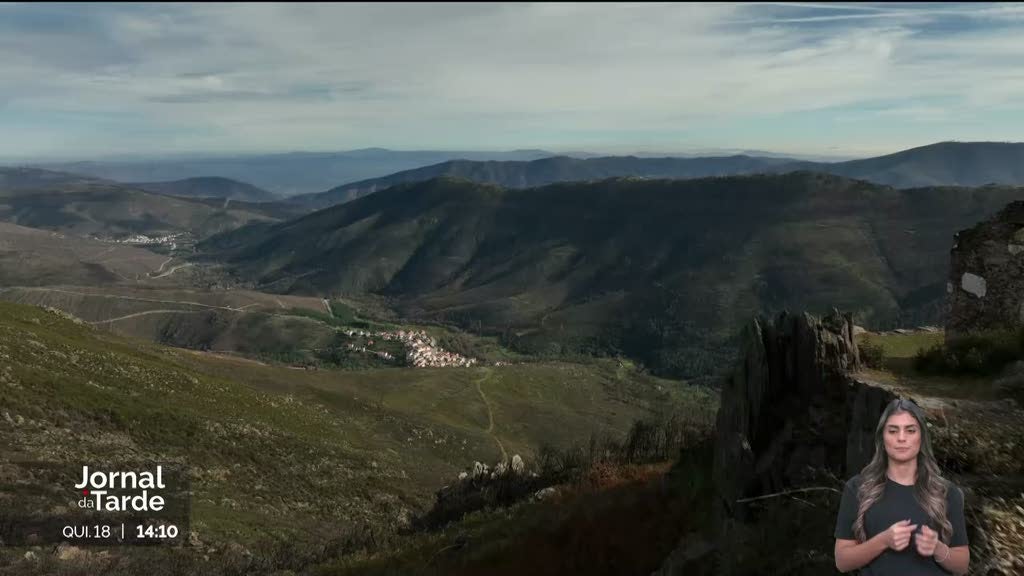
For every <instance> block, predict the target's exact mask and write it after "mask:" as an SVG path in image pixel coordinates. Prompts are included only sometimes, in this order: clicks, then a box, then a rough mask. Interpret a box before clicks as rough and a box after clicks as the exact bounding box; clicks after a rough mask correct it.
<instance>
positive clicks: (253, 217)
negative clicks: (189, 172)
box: [0, 169, 289, 238]
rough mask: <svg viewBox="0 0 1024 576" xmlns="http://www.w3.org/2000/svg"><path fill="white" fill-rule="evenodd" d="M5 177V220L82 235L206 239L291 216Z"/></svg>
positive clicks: (90, 184)
mask: <svg viewBox="0 0 1024 576" xmlns="http://www.w3.org/2000/svg"><path fill="white" fill-rule="evenodd" d="M0 176H2V177H3V178H2V179H0V221H3V222H8V223H12V224H18V225H21V226H28V227H32V228H43V229H46V230H54V231H58V232H61V233H66V234H74V235H78V236H100V237H125V236H129V235H132V234H145V235H147V236H162V235H168V234H188V235H190V236H191V237H193V238H204V237H206V236H209V235H211V234H215V233H218V232H224V231H227V230H231V229H234V228H238V227H239V226H241V225H243V224H245V223H247V222H251V221H257V220H275V219H279V218H281V217H286V216H288V215H289V214H288V212H287V211H286V210H284V209H281V208H277V209H274V208H272V207H265V206H260V205H258V204H257V205H253V204H240V203H234V204H225V202H224V201H223V200H218V199H194V200H190V199H186V198H178V197H172V196H165V195H162V194H154V193H150V192H145V191H142V190H140V189H137V188H133V187H131V186H130V185H124V184H117V183H113V182H105V181H101V180H96V179H89V178H84V177H77V176H73V175H66V174H61V173H49V172H47V171H44V170H34V169H2V170H0Z"/></svg>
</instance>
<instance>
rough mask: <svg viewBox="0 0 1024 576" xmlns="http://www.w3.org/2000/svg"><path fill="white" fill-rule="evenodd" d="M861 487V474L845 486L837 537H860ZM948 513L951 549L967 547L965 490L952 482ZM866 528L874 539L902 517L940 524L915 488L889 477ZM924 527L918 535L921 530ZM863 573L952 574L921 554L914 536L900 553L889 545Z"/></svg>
mask: <svg viewBox="0 0 1024 576" xmlns="http://www.w3.org/2000/svg"><path fill="white" fill-rule="evenodd" d="M859 486H860V474H858V475H856V476H854V477H853V478H851V479H849V480H848V481H847V482H846V487H845V488H844V489H843V500H842V502H841V503H840V504H839V518H838V519H837V520H836V538H837V539H842V540H856V539H857V537H856V536H854V534H853V523H854V521H855V520H857V507H858V504H859V501H858V499H857V488H858V487H859ZM946 514H947V515H948V517H949V521H950V522H951V523H952V524H953V537H952V539H951V540H950V542H949V546H950V547H951V548H955V547H957V546H967V528H966V526H965V524H964V493H963V491H961V490H960V488H958V487H957V486H956V485H951V486H950V489H949V490H948V491H947V493H946ZM864 516H865V518H864V531H865V532H866V533H867V537H868V538H869V539H870V538H872V537H874V536H875V535H877V534H878V533H879V532H884V531H886V530H888V529H889V527H890V526H892V525H893V524H895V523H897V522H899V521H900V520H906V519H907V518H909V519H910V523H911V524H917V525H918V526H921V525H922V524H928V526H929V527H930V528H931V529H932V530H935V531H936V532H938V531H939V527H938V526H936V525H935V523H934V522H931V521H930V520H929V519H928V515H927V514H925V512H924V509H922V508H921V506H920V505H919V504H918V503H917V499H915V498H914V487H913V486H904V485H903V484H900V483H898V482H894V481H893V480H891V479H889V478H886V483H885V492H884V493H883V494H882V499H881V500H879V501H878V502H875V504H874V505H873V506H871V508H869V509H868V511H867V512H866V513H865V514H864ZM920 530H921V529H920V527H919V528H918V529H917V530H916V531H915V534H916V533H918V532H920ZM860 574H861V576H895V575H899V576H928V575H932V574H934V575H936V576H945V575H946V574H950V572H949V571H947V570H946V569H945V568H943V567H942V566H940V565H939V563H938V562H936V561H935V559H934V558H933V557H924V556H921V555H920V554H918V553H917V547H916V546H915V545H914V540H913V538H911V540H910V544H909V545H908V546H907V547H906V548H904V549H903V550H900V551H899V552H897V551H895V550H893V549H892V548H886V549H885V551H884V552H882V553H881V554H879V555H878V557H877V558H875V559H874V560H872V561H871V562H870V563H869V564H867V565H866V566H864V567H863V568H861V569H860Z"/></svg>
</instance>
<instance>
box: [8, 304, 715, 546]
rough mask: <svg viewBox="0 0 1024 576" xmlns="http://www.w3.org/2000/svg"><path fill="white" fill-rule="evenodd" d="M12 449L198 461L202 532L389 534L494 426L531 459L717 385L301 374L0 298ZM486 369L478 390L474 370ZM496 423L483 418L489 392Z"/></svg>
mask: <svg viewBox="0 0 1024 576" xmlns="http://www.w3.org/2000/svg"><path fill="white" fill-rule="evenodd" d="M0 359H2V360H3V363H4V364H5V366H6V368H7V369H6V371H3V372H2V374H3V376H2V379H0V387H2V388H3V389H4V394H2V395H0V412H3V413H7V414H9V415H10V416H11V418H12V420H20V421H22V422H24V424H23V425H17V426H16V425H8V424H7V422H6V421H4V420H0V457H2V458H0V459H2V460H3V461H4V462H18V461H24V460H53V461H63V462H72V461H82V460H89V459H93V458H101V457H110V456H111V455H112V454H116V453H119V452H116V451H121V450H124V449H126V448H125V447H130V450H131V452H132V454H133V455H134V456H136V457H145V458H152V459H163V460H172V461H180V462H185V463H186V464H187V465H188V467H189V469H190V471H191V472H192V473H193V489H194V490H195V495H194V499H193V505H194V508H193V529H194V530H196V531H197V533H198V534H199V536H200V538H201V539H203V540H204V541H213V542H218V541H219V542H225V541H232V542H241V543H243V544H245V545H247V546H254V545H256V543H258V542H261V541H262V540H263V539H266V538H269V539H271V540H275V541H281V540H282V539H287V538H300V537H302V538H314V540H315V538H317V537H319V536H318V535H322V534H321V533H322V531H323V530H326V529H327V527H328V526H339V525H345V526H360V525H363V524H366V525H371V526H376V527H379V528H382V529H392V528H394V527H395V526H396V525H397V524H398V523H400V521H401V520H400V519H401V518H402V517H403V516H408V515H409V514H410V513H412V512H414V511H415V510H418V509H422V508H423V507H425V506H426V505H427V504H428V503H429V502H430V500H431V498H432V496H433V492H434V491H435V490H437V489H438V488H439V487H440V486H441V485H443V484H445V483H447V482H449V481H450V480H451V479H452V478H453V477H454V476H455V475H456V474H457V473H458V472H459V471H460V470H462V469H464V468H465V467H466V466H469V465H470V464H471V463H472V462H473V461H474V460H483V461H489V462H492V463H493V461H494V460H495V458H496V457H497V455H498V453H499V452H498V448H497V445H496V443H495V442H494V439H495V437H497V438H499V439H500V440H501V441H502V442H503V443H504V445H505V446H506V448H507V449H508V450H509V452H510V453H513V452H519V453H521V454H522V455H523V456H524V457H527V458H528V457H529V456H530V455H531V454H533V453H534V451H535V450H536V448H537V447H538V446H540V445H541V444H542V443H545V442H548V443H554V444H562V445H568V444H570V443H572V442H573V441H576V440H578V439H580V438H586V437H588V436H589V435H590V434H591V433H594V432H597V431H608V432H610V433H617V432H622V431H626V430H628V428H629V425H630V424H631V423H632V421H633V420H635V419H638V418H640V417H644V416H648V415H650V414H653V413H655V412H657V411H659V410H671V409H672V408H673V407H676V406H679V407H682V406H686V405H692V406H701V407H708V406H711V405H712V403H713V402H714V399H713V397H710V396H708V394H706V393H704V392H700V391H696V390H691V389H689V388H688V387H687V386H686V385H685V384H682V383H680V382H675V381H668V380H660V379H656V378H652V377H650V376H647V375H644V374H642V373H639V372H636V371H635V370H631V369H623V368H621V367H619V366H617V365H614V364H612V363H602V362H595V363H592V364H569V363H547V364H529V365H515V366H507V367H506V366H503V367H491V368H486V369H481V368H464V369H422V370H419V369H417V370H413V369H397V368H396V369H383V370H365V371H329V370H318V371H306V370H295V369H291V368H288V367H284V366H273V365H262V364H260V363H258V362H253V361H251V360H245V359H240V358H231V357H223V356H217V355H212V354H205V353H200V352H194V351H187V350H181V349H173V348H167V347H164V346H160V345H157V344H152V343H149V342H143V341H139V340H131V339H124V338H122V337H119V336H116V335H113V334H110V333H108V332H104V331H99V330H95V329H91V328H89V327H87V326H83V325H80V324H75V323H73V322H71V321H70V320H67V319H65V318H62V317H60V316H58V315H56V314H53V313H49V312H46V311H44V310H42V309H39V308H34V307H28V306H22V305H15V304H10V303H0ZM481 378H486V381H485V382H483V384H482V388H481V390H482V391H483V393H484V394H486V395H487V401H486V402H485V400H484V399H483V398H481V397H480V396H479V393H478V391H477V388H476V383H477V381H478V380H480V379H481ZM488 404H489V405H490V406H491V408H492V410H493V422H494V425H493V430H492V431H491V432H488V431H487V427H488V423H489V422H488V415H487V405H488Z"/></svg>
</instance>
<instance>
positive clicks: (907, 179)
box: [289, 142, 1024, 210]
mask: <svg viewBox="0 0 1024 576" xmlns="http://www.w3.org/2000/svg"><path fill="white" fill-rule="evenodd" d="M797 170H807V171H814V172H824V173H828V174H836V175H839V176H846V177H849V178H857V179H861V180H869V181H871V182H875V183H878V184H886V185H890V186H895V187H897V188H911V187H921V186H981V185H984V184H989V183H999V184H1007V185H1024V144H1020V143H999V142H941V143H937V144H931V145H928V146H922V147H919V148H912V149H909V150H904V151H902V152H898V153H896V154H889V155H886V156H879V157H875V158H867V159H863V160H851V161H846V162H808V161H798V160H794V159H792V158H780V157H759V156H747V155H735V156H721V157H702V158H674V157H665V158H639V157H636V156H608V157H599V158H586V159H581V158H571V157H568V156H559V157H552V158H543V159H539V160H532V161H485V162H481V161H467V160H452V161H447V162H442V163H439V164H435V165H432V166H425V167H421V168H415V169H412V170H406V171H403V172H399V173H396V174H391V175H389V176H385V177H381V178H371V179H368V180H362V181H359V182H353V183H349V184H342V185H340V186H337V187H335V188H332V189H330V190H328V191H326V192H321V193H317V194H303V195H297V196H294V197H292V198H290V199H289V202H290V203H293V204H296V205H298V206H301V207H303V208H305V209H308V210H315V209H320V208H325V207H327V206H331V205H333V204H338V203H341V202H347V201H350V200H353V199H355V198H358V197H360V196H364V195H366V194H372V193H374V192H377V191H379V190H383V189H385V188H387V187H388V186H391V185H394V184H397V183H401V182H419V181H423V180H427V179H429V178H434V177H437V176H442V175H448V176H458V177H463V178H467V179H469V180H473V181H476V182H490V183H493V184H498V185H501V186H505V187H509V188H528V187H532V186H543V185H545V184H551V183H554V182H570V181H589V180H598V179H602V178H609V177H613V176H639V177H645V178H703V177H706V176H725V175H739V174H756V173H782V172H792V171H797Z"/></svg>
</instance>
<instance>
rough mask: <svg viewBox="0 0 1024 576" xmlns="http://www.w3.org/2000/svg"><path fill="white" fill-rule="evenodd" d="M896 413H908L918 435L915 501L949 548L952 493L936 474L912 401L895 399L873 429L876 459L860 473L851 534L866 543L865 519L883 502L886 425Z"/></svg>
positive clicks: (926, 435) (923, 423) (922, 420)
mask: <svg viewBox="0 0 1024 576" xmlns="http://www.w3.org/2000/svg"><path fill="white" fill-rule="evenodd" d="M899 412H908V413H909V414H910V415H911V416H913V417H914V419H915V420H917V429H918V430H920V431H921V449H920V451H919V452H918V453H917V480H916V481H915V482H914V498H915V499H916V500H917V502H918V504H920V505H921V508H922V509H923V510H924V512H925V514H927V515H928V517H929V518H930V519H931V523H932V524H933V525H934V526H938V527H939V528H938V530H937V532H938V533H939V540H941V541H943V542H945V543H946V544H949V541H950V539H951V538H952V537H953V524H952V522H950V521H949V518H948V517H947V514H946V494H947V492H948V491H949V490H950V489H951V488H950V483H949V481H948V480H946V479H945V478H943V477H942V475H941V474H940V473H939V472H940V470H939V465H938V463H937V462H936V461H935V453H934V452H932V439H931V433H930V432H929V431H928V426H927V420H926V419H925V416H924V411H922V410H921V407H920V406H918V405H917V404H916V403H914V402H913V401H912V400H908V399H905V398H897V399H895V400H893V401H892V402H889V405H888V406H886V407H885V411H883V412H882V417H881V418H879V419H878V427H877V428H875V455H874V456H873V457H872V458H871V462H869V463H868V465H867V466H865V467H864V469H863V470H861V472H860V488H859V489H858V491H857V496H858V500H859V501H860V506H859V508H858V510H857V520H855V521H854V523H853V533H854V535H855V536H856V537H857V541H858V542H863V541H865V540H867V533H866V531H865V529H864V515H865V513H867V511H868V509H869V508H871V506H873V505H874V504H875V502H878V501H879V500H880V499H881V498H882V494H883V493H884V491H885V481H886V471H887V470H888V469H889V454H888V453H886V451H885V438H884V433H885V423H886V421H888V420H889V417H890V416H892V415H893V414H897V413H899Z"/></svg>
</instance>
